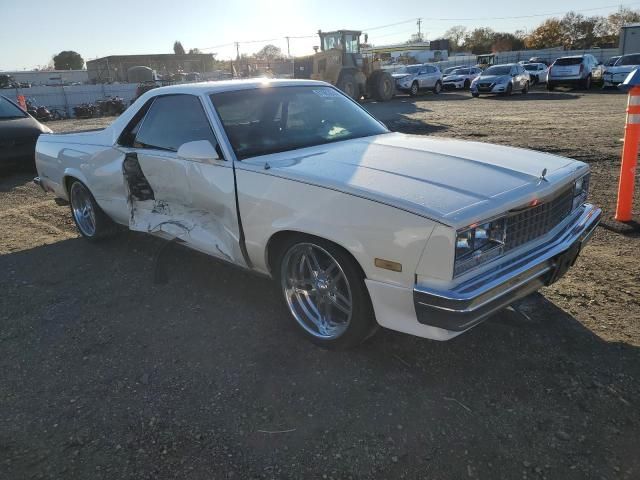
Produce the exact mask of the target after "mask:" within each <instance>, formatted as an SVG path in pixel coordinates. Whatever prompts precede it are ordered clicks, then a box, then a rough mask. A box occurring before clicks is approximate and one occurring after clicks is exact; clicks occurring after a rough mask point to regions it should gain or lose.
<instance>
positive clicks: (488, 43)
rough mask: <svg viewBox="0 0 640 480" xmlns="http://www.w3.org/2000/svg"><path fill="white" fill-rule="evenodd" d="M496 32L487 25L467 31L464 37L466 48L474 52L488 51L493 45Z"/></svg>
mask: <svg viewBox="0 0 640 480" xmlns="http://www.w3.org/2000/svg"><path fill="white" fill-rule="evenodd" d="M494 37H495V32H494V31H493V30H492V29H490V28H487V27H481V28H476V29H474V30H471V31H470V32H469V33H467V34H466V35H465V37H464V48H465V50H471V52H472V53H487V52H490V51H491V48H492V47H493V39H494Z"/></svg>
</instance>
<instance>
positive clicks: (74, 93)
mask: <svg viewBox="0 0 640 480" xmlns="http://www.w3.org/2000/svg"><path fill="white" fill-rule="evenodd" d="M137 87H138V85H137V84H134V83H122V84H114V85H71V86H67V87H31V88H8V89H3V90H0V95H4V96H5V97H8V98H10V99H12V100H14V101H15V100H17V98H18V95H24V96H25V98H27V100H30V101H31V102H33V103H34V104H36V105H44V106H46V107H48V108H55V109H58V110H63V111H65V112H66V113H67V115H70V116H73V107H76V106H78V105H80V104H82V103H95V102H96V101H97V100H101V99H103V98H107V97H113V96H117V97H121V98H122V99H123V100H124V102H125V105H129V103H130V102H131V100H132V99H133V97H135V94H136V88H137Z"/></svg>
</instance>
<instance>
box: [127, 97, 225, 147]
mask: <svg viewBox="0 0 640 480" xmlns="http://www.w3.org/2000/svg"><path fill="white" fill-rule="evenodd" d="M196 140H209V141H210V142H211V145H213V146H214V147H216V146H217V142H216V140H215V137H214V135H213V131H212V130H211V126H210V125H209V120H208V119H207V117H206V115H205V113H204V110H203V108H202V104H201V103H200V100H199V99H198V98H197V97H195V96H193V95H166V96H160V97H156V98H155V100H154V101H153V104H152V105H151V107H150V108H149V111H148V112H147V115H146V116H145V117H144V121H143V122H142V124H141V125H140V127H139V129H138V132H137V134H136V137H135V141H134V145H133V146H134V147H137V148H155V149H160V150H170V151H173V152H175V151H177V150H178V148H180V146H181V145H183V144H185V143H187V142H193V141H196Z"/></svg>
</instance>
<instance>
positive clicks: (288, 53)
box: [284, 37, 291, 57]
mask: <svg viewBox="0 0 640 480" xmlns="http://www.w3.org/2000/svg"><path fill="white" fill-rule="evenodd" d="M284 38H286V39H287V56H288V57H290V56H291V50H289V37H284Z"/></svg>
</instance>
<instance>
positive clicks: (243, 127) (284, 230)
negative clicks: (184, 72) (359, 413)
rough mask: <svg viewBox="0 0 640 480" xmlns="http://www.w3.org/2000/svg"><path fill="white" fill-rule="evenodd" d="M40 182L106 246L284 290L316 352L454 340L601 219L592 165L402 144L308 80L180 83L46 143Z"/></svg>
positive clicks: (499, 149) (39, 151) (569, 250)
mask: <svg viewBox="0 0 640 480" xmlns="http://www.w3.org/2000/svg"><path fill="white" fill-rule="evenodd" d="M36 164H37V169H38V177H37V178H36V183H38V184H39V185H41V187H42V188H44V189H45V190H46V191H50V192H53V193H54V194H55V196H56V197H59V198H61V199H63V200H67V201H69V203H70V205H71V213H72V215H73V219H74V221H75V223H76V225H77V227H78V230H79V232H80V234H81V235H82V236H83V237H85V238H86V239H87V240H90V241H97V240H101V239H103V238H105V237H108V236H110V235H112V234H114V233H116V232H117V231H118V230H119V229H121V227H120V225H122V226H126V227H128V228H129V229H131V230H135V231H140V232H147V233H150V234H153V235H157V236H159V237H162V238H164V239H167V240H173V241H177V242H180V243H182V244H184V245H185V246H188V247H191V248H193V249H196V250H199V251H201V252H205V253H207V254H209V255H211V256H213V257H217V258H219V259H221V260H224V261H227V262H230V263H233V264H235V265H238V266H240V267H243V268H246V269H248V270H251V271H254V272H257V273H260V274H264V275H267V276H270V277H272V278H273V279H274V280H275V281H276V282H277V285H278V286H279V288H280V290H281V292H282V297H283V299H284V301H285V303H286V305H287V308H288V310H289V312H290V313H291V317H292V320H293V321H294V324H295V325H297V326H298V327H299V328H300V331H301V332H302V333H303V334H304V335H306V336H307V337H308V338H309V339H310V340H311V341H313V342H315V343H317V344H319V345H322V346H324V347H328V348H348V347H352V346H354V345H357V344H359V343H361V342H362V341H364V340H365V339H367V338H368V337H370V336H371V335H372V334H373V333H374V332H375V331H376V329H377V328H378V327H379V326H382V327H386V328H389V329H392V330H397V331H400V332H405V333H408V334H412V335H417V336H420V337H424V338H430V339H435V340H449V339H451V338H453V337H455V336H457V335H459V334H460V333H462V332H464V331H466V330H469V329H470V328H472V327H474V326H476V325H477V324H479V323H480V322H482V321H483V320H484V319H486V318H487V317H488V316H490V315H491V314H492V313H494V312H496V311H498V310H500V309H502V308H504V307H506V306H508V305H509V304H511V303H512V302H514V301H515V300H517V299H519V298H521V297H523V296H525V295H528V294H530V293H532V292H534V291H535V290H537V289H539V288H540V287H542V286H544V285H549V284H551V283H553V282H555V281H556V280H557V279H558V278H560V277H561V276H562V275H563V274H564V273H565V272H566V271H567V269H568V268H570V266H571V265H572V264H573V263H574V262H575V260H576V257H577V256H578V254H579V252H580V250H581V248H582V247H583V246H584V244H585V242H587V240H588V239H589V238H590V236H591V234H592V233H593V231H594V229H595V228H596V226H597V224H598V222H599V219H600V214H601V213H600V210H599V209H598V208H596V207H594V206H593V205H590V204H588V203H586V199H587V192H588V189H589V168H588V166H587V165H585V164H584V163H582V162H579V161H576V160H572V159H568V158H563V157H559V156H556V155H550V154H546V153H539V152H534V151H530V150H524V149H520V148H510V147H504V146H497V145H490V144H485V143H476V142H467V141H460V140H453V139H444V138H436V137H424V136H415V135H404V134H401V133H392V132H390V131H389V130H388V129H387V128H386V127H385V126H384V125H383V124H382V123H380V122H379V121H378V120H376V119H375V118H374V117H372V116H371V115H370V114H369V113H368V112H367V111H366V110H365V109H364V108H362V107H361V106H360V105H359V104H358V103H356V102H354V101H352V100H351V99H349V98H348V97H346V96H345V95H344V94H342V93H341V92H340V91H339V90H337V89H335V88H334V87H332V86H330V85H328V84H326V83H322V82H315V81H304V80H294V81H289V80H284V81H278V80H260V79H257V80H249V81H228V82H213V83H202V84H190V85H178V86H171V87H164V88H158V89H155V90H152V91H149V92H147V93H145V94H144V95H143V96H141V97H140V98H139V99H138V100H137V101H136V102H135V103H134V104H133V105H132V106H131V107H130V108H129V109H128V110H127V111H126V112H124V113H123V114H122V115H121V116H120V117H119V118H118V119H117V120H116V121H115V122H114V123H113V124H112V125H111V126H109V127H107V128H105V129H104V130H100V131H92V132H84V133H72V134H43V135H41V136H40V137H39V139H38V143H37V147H36Z"/></svg>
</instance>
